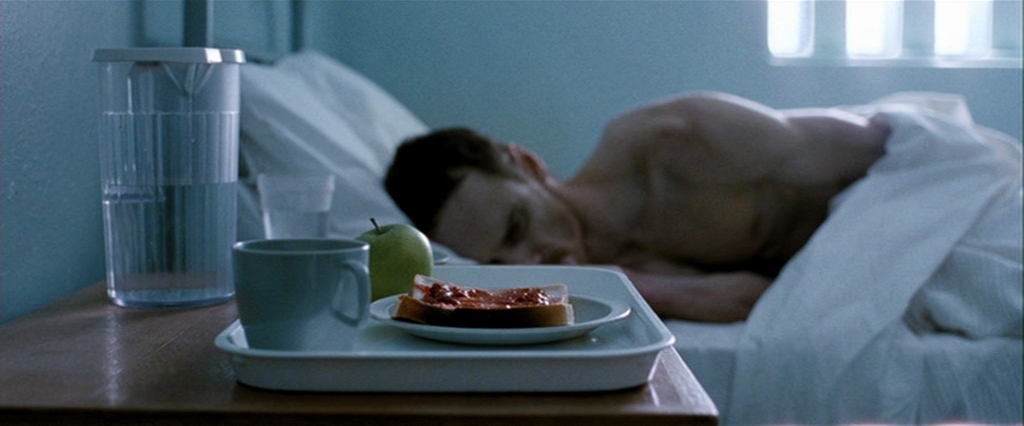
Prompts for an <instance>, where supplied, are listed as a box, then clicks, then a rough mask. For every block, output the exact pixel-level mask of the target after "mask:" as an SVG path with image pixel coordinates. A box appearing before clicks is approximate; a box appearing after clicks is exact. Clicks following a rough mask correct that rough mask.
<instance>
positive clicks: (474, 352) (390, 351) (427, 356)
mask: <svg viewBox="0 0 1024 426" xmlns="http://www.w3.org/2000/svg"><path fill="white" fill-rule="evenodd" d="M484 267H486V268H546V269H547V268H556V266H531V267H524V266H518V265H498V266H495V265H487V266H482V265H480V266H478V265H470V266H466V265H458V266H455V265H451V266H445V268H484ZM562 268H574V269H580V268H582V269H590V270H596V271H600V273H602V274H614V275H616V277H615V278H616V281H617V282H620V283H621V285H622V286H623V289H624V290H625V291H626V292H627V293H628V294H629V295H630V297H631V298H632V300H626V299H625V298H623V299H622V300H621V301H622V302H623V303H625V304H626V305H627V306H629V307H630V308H631V311H632V313H631V314H630V315H629V317H634V316H636V317H637V318H638V319H633V320H627V321H641V323H640V324H637V326H638V327H641V329H642V330H643V333H644V337H643V339H644V341H643V342H637V343H640V344H637V345H632V346H625V347H611V348H608V347H586V346H585V347H570V348H566V349H557V348H556V349H552V348H545V349H543V350H536V349H533V348H531V347H534V348H535V347H536V346H534V345H526V346H503V345H487V346H478V345H457V344H449V345H453V346H452V347H457V349H456V350H444V349H443V348H436V347H425V348H417V347H411V348H385V349H368V350H359V349H355V350H353V351H279V350H266V349H252V348H248V347H245V346H241V345H240V344H239V342H238V334H239V333H244V329H243V328H242V325H241V322H240V321H239V320H237V319H236V320H235V321H234V322H233V323H232V324H230V325H229V326H228V327H227V328H225V329H224V330H223V331H221V332H220V333H219V334H218V335H217V337H216V338H215V339H214V344H215V345H216V346H217V348H218V349H220V350H221V351H223V352H225V353H227V354H229V355H230V358H231V359H230V362H231V364H232V367H233V369H234V370H235V374H236V378H237V380H238V381H240V382H242V383H245V384H248V385H251V386H255V387H258V388H266V389H278V390H295V391H327V392H351V391H367V392H450V391H455V392H460V391H473V392H478V391H481V392H503V391H515V392H519V391H530V392H534V391H540V392H549V391H550V392H571V391H600V390H612V389H619V388H624V387H629V386H634V385H638V384H640V383H643V382H644V381H643V380H641V376H643V377H646V378H647V379H646V381H649V380H650V374H652V373H653V371H654V368H655V367H656V365H657V362H658V361H657V360H658V358H659V356H660V352H661V351H662V350H664V349H665V348H666V347H671V346H672V345H673V344H674V342H675V339H676V338H675V336H674V335H673V334H672V333H671V332H670V331H669V330H668V328H667V326H665V324H664V323H663V322H662V321H661V319H660V318H659V317H658V316H657V315H655V314H654V311H653V310H652V309H651V308H650V306H648V305H647V303H646V302H645V301H644V300H643V299H642V298H641V297H640V295H639V292H638V291H637V290H636V289H635V287H633V285H632V283H631V282H630V281H629V280H628V278H626V276H625V275H624V274H622V273H621V272H618V271H614V270H611V269H607V268H600V267H562ZM548 272H551V271H548ZM554 272H555V273H557V272H558V271H554ZM616 285H618V284H616ZM604 288H609V287H607V286H605V287H604ZM606 291H607V290H606ZM614 291H615V293H619V291H620V290H614ZM581 293H582V294H583V295H595V297H598V296H596V295H597V294H601V293H600V292H599V291H594V292H581ZM601 297H606V296H601ZM368 324H369V325H368V326H369V327H389V326H387V325H385V324H382V323H379V322H376V321H374V320H368ZM618 324H622V322H619V323H618ZM612 325H615V324H612ZM631 328H632V327H625V328H624V330H629V329H631ZM396 331H398V330H396ZM399 332H402V331H399ZM403 333H404V332H403ZM629 334H631V333H629ZM417 338H418V337H417ZM509 360H534V361H539V362H553V363H566V362H570V363H571V361H572V360H580V362H581V363H583V364H585V365H588V366H590V367H580V368H588V369H589V368H598V367H596V366H597V365H601V366H605V367H607V364H606V363H613V362H626V363H627V364H628V365H632V367H629V368H625V369H623V370H622V371H620V372H617V373H616V374H613V375H611V376H608V378H606V379H598V380H597V381H596V382H594V383H597V382H602V383H601V384H591V385H574V384H571V383H567V384H561V385H558V386H554V385H551V384H548V383H545V382H544V381H543V380H540V381H538V379H536V378H534V379H530V378H523V377H513V378H511V379H510V382H511V384H509V383H505V384H503V385H502V386H499V387H498V388H494V389H490V388H488V389H469V390H467V389H463V387H456V388H450V387H449V386H448V385H445V386H440V387H437V388H433V387H415V388H408V389H407V388H398V389H391V388H388V389H378V385H376V384H374V385H358V384H352V383H342V384H339V385H337V386H335V385H331V384H329V383H327V384H325V383H324V382H323V381H321V380H316V379H315V380H313V382H303V383H295V382H294V381H292V380H291V379H285V378H280V377H278V378H274V377H275V376H280V374H279V373H280V372H279V371H278V372H275V371H276V370H279V369H280V368H286V369H294V368H298V369H299V370H303V371H305V372H306V373H309V372H310V371H309V370H308V369H309V368H323V366H324V365H327V364H324V363H335V364H330V365H332V366H344V365H345V364H347V363H351V364H358V365H363V366H365V365H367V363H370V364H379V363H383V364H387V363H398V364H399V365H406V366H409V365H410V364H409V363H410V362H417V363H420V362H422V363H427V364H428V365H429V364H430V363H448V362H453V361H454V362H466V363H467V364H466V366H467V367H468V368H471V369H478V370H479V369H482V368H484V367H485V366H488V365H492V364H491V363H492V362H493V361H509ZM594 363H598V364H594ZM517 365H522V364H517ZM267 366H270V367H267ZM317 366H320V367H317ZM262 368H270V370H269V371H268V370H262V371H264V372H263V373H260V372H256V371H255V370H254V369H257V370H258V369H262ZM487 368H490V367H487ZM601 368H604V367H601ZM641 369H642V370H644V371H646V373H644V372H641V371H639V370H641ZM339 374H340V375H342V376H343V375H344V374H346V373H339V372H337V371H336V372H334V373H330V375H331V376H332V377H340V376H339ZM581 386H582V387H581Z"/></svg>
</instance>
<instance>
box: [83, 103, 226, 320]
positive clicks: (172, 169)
mask: <svg viewBox="0 0 1024 426" xmlns="http://www.w3.org/2000/svg"><path fill="white" fill-rule="evenodd" d="M237 119H238V116H237V113H209V114H182V113H170V114H168V113H158V114H138V113H136V114H125V113H117V114H105V115H104V116H103V122H102V126H101V131H102V133H101V136H102V138H101V148H102V151H101V152H102V153H103V155H101V162H102V164H103V166H104V167H103V171H104V173H103V174H104V179H103V218H104V229H105V232H106V235H105V241H106V254H107V292H108V295H109V297H110V298H111V300H113V301H114V303H116V304H118V305H121V306H127V307H191V306H203V305H210V304H216V303H220V302H224V301H226V300H227V299H229V298H230V297H231V296H232V295H233V294H234V285H233V281H232V271H231V245H232V244H233V243H234V242H235V236H236V228H237V224H236V222H235V218H236V214H235V212H236V206H237V198H236V197H237V188H236V185H237V165H236V164H237V163H236V161H237V160H236V158H237V154H234V155H232V154H231V153H232V148H233V145H232V144H233V143H236V141H237V138H234V139H232V138H231V137H228V136H224V137H222V134H224V133H225V132H228V131H229V129H234V128H237V127H236V123H237ZM211 141H214V142H211ZM216 141H221V142H216ZM234 152H237V151H234Z"/></svg>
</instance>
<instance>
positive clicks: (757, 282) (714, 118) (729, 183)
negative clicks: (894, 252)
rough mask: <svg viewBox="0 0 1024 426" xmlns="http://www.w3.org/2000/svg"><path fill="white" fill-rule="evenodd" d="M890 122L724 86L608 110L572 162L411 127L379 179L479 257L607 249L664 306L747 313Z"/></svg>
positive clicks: (416, 214) (599, 257)
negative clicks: (566, 165)
mask: <svg viewBox="0 0 1024 426" xmlns="http://www.w3.org/2000/svg"><path fill="white" fill-rule="evenodd" d="M888 134H889V127H888V125H887V124H886V123H884V122H883V121H882V120H876V119H871V120H869V119H865V118H863V117H860V116H856V115H851V114H846V113H843V112H841V111H837V110H831V109H808V110H786V111H776V110H772V109H769V108H767V107H765V106H763V105H759V104H757V103H754V102H752V101H749V100H746V99H741V98H738V97H734V96H730V95H725V94H717V93H712V94H699V95H693V96H686V97H680V98H674V99H669V100H666V101H663V102H658V103H655V104H652V105H649V106H645V107H643V108H640V109H637V110H634V111H630V112H628V113H626V114H624V115H623V116H621V117H618V118H616V119H615V120H613V121H611V122H610V123H609V124H608V125H607V127H606V129H605V131H604V134H603V136H602V138H601V141H600V143H599V145H598V147H597V149H596V151H595V152H594V153H593V155H592V156H591V157H590V159H589V160H588V161H587V162H586V164H584V165H583V167H582V168H581V169H580V171H579V173H578V174H576V175H575V176H573V177H572V178H571V179H568V180H564V181H563V180H558V179H556V178H554V177H552V176H551V175H550V174H549V173H548V170H547V169H546V167H545V165H544V163H543V161H542V160H541V159H540V158H539V157H537V156H536V155H535V154H534V153H532V152H530V151H527V150H525V149H523V148H522V147H519V146H517V145H514V144H505V143H501V142H498V141H495V140H492V139H490V138H488V137H486V136H484V135H481V134H479V133H476V132H474V131H471V130H469V129H464V128H455V129H445V130H439V131H436V132H433V133H430V134H427V135H424V136H421V137H418V138H414V139H412V140H409V141H406V143H404V144H403V145H402V146H401V147H400V148H399V149H398V151H397V153H396V155H395V159H394V162H393V163H392V165H391V168H390V170H389V172H388V176H387V178H386V180H385V185H386V187H387V190H388V192H389V194H390V195H391V197H392V198H393V199H394V200H395V201H396V203H397V204H398V206H399V207H400V208H401V209H402V210H403V211H405V213H406V214H407V215H408V216H409V217H410V219H411V220H412V221H413V223H414V224H415V225H416V226H417V227H418V228H420V229H421V230H423V232H424V233H426V234H427V235H428V236H429V237H430V238H432V239H434V240H436V241H438V242H439V243H441V244H444V245H446V246H448V247H450V248H452V249H453V250H455V251H456V252H458V253H460V254H461V255H463V256H466V257H469V258H472V259H475V260H477V261H480V262H484V263H508V264H578V263H579V264H582V263H590V264H614V265H619V266H621V267H622V268H623V270H624V271H625V272H626V274H627V275H628V276H629V277H630V279H631V280H632V281H633V283H634V284H635V285H636V287H637V289H638V290H639V291H640V293H641V294H642V295H643V296H644V297H645V299H646V300H647V301H648V303H649V304H650V305H651V307H652V308H654V310H655V311H657V312H658V313H659V314H660V315H662V316H664V317H673V318H681V319H689V320H696V321H712V322H730V321H738V320H743V319H745V318H746V317H747V315H748V314H749V312H750V310H751V309H752V308H753V306H754V303H755V302H756V301H757V299H758V297H760V295H761V294H762V293H763V292H764V291H765V289H766V288H767V287H768V286H769V285H770V283H771V281H772V280H773V278H774V277H775V276H776V275H777V274H778V272H779V270H780V269H781V268H782V266H783V265H784V264H785V263H786V262H787V261H788V260H789V259H790V258H791V257H792V256H793V255H794V254H796V252H797V251H798V250H799V249H800V248H801V247H803V245H804V244H805V243H806V242H807V241H808V239H809V238H810V237H811V234H813V233H814V231H815V230H816V229H817V228H818V227H819V226H820V225H821V224H822V223H823V222H824V220H825V218H826V216H827V214H828V210H829V201H830V200H831V199H832V197H833V196H835V195H836V194H838V193H839V192H840V191H842V190H843V189H844V188H845V187H846V186H847V185H849V184H850V183H852V182H853V181H855V180H857V179H858V178H860V177H862V176H863V175H864V174H865V172H866V171H867V169H868V167H869V166H870V165H871V164H872V163H873V162H874V161H875V160H877V159H878V158H879V157H880V156H881V155H882V154H883V153H884V143H885V140H886V138H887V137H888Z"/></svg>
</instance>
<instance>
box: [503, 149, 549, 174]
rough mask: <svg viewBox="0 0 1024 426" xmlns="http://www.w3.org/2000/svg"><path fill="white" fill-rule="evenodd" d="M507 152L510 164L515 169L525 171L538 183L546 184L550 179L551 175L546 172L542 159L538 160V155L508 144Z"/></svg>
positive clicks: (546, 168) (545, 165)
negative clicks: (514, 166)
mask: <svg viewBox="0 0 1024 426" xmlns="http://www.w3.org/2000/svg"><path fill="white" fill-rule="evenodd" d="M508 152H509V155H510V156H511V157H512V164H515V165H516V167H519V169H521V170H523V171H525V172H526V173H527V174H529V175H530V176H533V177H534V178H535V179H537V180H538V181H540V182H542V183H543V182H547V180H548V179H549V178H550V177H551V173H550V172H548V166H547V164H545V163H544V159H542V158H540V156H539V155H537V154H536V153H534V152H533V151H530V150H528V149H526V148H523V147H521V146H519V145H517V144H514V143H511V144H508Z"/></svg>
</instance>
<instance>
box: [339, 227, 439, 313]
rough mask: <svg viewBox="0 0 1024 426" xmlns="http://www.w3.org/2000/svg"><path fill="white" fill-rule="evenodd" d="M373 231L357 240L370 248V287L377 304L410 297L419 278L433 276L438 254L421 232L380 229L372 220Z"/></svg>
mask: <svg viewBox="0 0 1024 426" xmlns="http://www.w3.org/2000/svg"><path fill="white" fill-rule="evenodd" d="M370 222H372V223H373V229H371V230H369V231H366V232H364V233H363V234H362V235H360V236H359V237H358V238H357V239H359V240H362V241H365V242H367V243H369V244H370V286H371V287H372V288H373V291H372V293H373V300H377V299H380V298H383V297H387V296H391V295H395V294H400V293H408V292H409V291H410V290H412V281H413V278H415V277H416V274H423V275H427V276H430V274H431V272H433V269H434V254H433V252H432V251H431V249H430V240H428V239H427V236H426V235H423V233H422V232H420V231H419V230H418V229H416V228H415V227H413V226H411V225H406V224H404V223H394V224H390V225H384V226H380V225H378V224H377V221H376V220H375V219H373V218H370Z"/></svg>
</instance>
